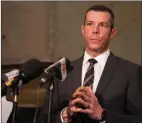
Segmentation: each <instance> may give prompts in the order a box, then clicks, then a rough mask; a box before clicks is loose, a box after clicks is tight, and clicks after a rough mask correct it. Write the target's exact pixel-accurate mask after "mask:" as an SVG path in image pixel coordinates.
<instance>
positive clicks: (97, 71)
mask: <svg viewBox="0 0 142 123" xmlns="http://www.w3.org/2000/svg"><path fill="white" fill-rule="evenodd" d="M109 55H110V50H109V49H108V50H107V51H105V52H104V53H102V54H101V55H99V56H97V57H95V58H94V59H95V60H96V61H97V63H95V64H94V82H93V92H94V93H95V92H96V89H97V86H98V83H99V80H100V78H101V75H102V72H103V70H104V67H105V64H106V61H107V59H108V56H109ZM91 58H92V57H91V56H89V54H88V53H87V52H86V51H85V53H84V58H83V64H82V75H81V77H82V80H81V85H83V82H84V77H85V74H86V71H87V69H88V67H89V65H90V63H89V61H88V60H89V59H91ZM64 109H65V108H64ZM64 109H63V110H62V111H61V114H60V116H61V121H62V123H66V122H64V121H63V118H62V113H63V111H64Z"/></svg>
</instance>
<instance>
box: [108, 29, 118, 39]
mask: <svg viewBox="0 0 142 123" xmlns="http://www.w3.org/2000/svg"><path fill="white" fill-rule="evenodd" d="M117 32H118V31H117V29H116V28H113V29H112V31H111V35H110V40H112V39H114V37H115V36H116V35H117Z"/></svg>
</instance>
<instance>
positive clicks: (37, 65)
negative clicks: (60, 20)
mask: <svg viewBox="0 0 142 123" xmlns="http://www.w3.org/2000/svg"><path fill="white" fill-rule="evenodd" d="M43 70H44V66H43V64H42V62H40V61H39V60H37V59H31V60H29V61H27V62H25V63H24V64H23V65H22V66H21V68H20V71H21V74H22V75H21V76H22V80H23V84H26V83H28V82H29V81H31V80H32V79H35V78H36V77H38V76H40V75H41V74H42V72H43Z"/></svg>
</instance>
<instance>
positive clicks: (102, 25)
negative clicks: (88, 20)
mask: <svg viewBox="0 0 142 123" xmlns="http://www.w3.org/2000/svg"><path fill="white" fill-rule="evenodd" d="M100 26H101V27H105V28H107V27H108V24H106V23H101V24H100Z"/></svg>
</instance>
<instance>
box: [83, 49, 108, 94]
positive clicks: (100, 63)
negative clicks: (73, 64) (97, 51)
mask: <svg viewBox="0 0 142 123" xmlns="http://www.w3.org/2000/svg"><path fill="white" fill-rule="evenodd" d="M109 55H110V50H109V49H108V50H107V51H105V52H104V53H102V54H101V55H99V56H97V57H95V58H94V59H95V60H96V61H97V63H95V64H94V82H93V92H94V93H95V92H96V89H97V86H98V83H99V80H100V78H101V75H102V72H103V70H104V66H105V64H106V61H107V58H108V56H109ZM91 58H92V57H91V56H89V54H88V53H87V52H86V51H85V53H84V59H83V64H82V80H81V82H82V85H83V82H84V77H85V74H86V71H87V69H88V67H89V65H90V63H89V61H88V60H89V59H91Z"/></svg>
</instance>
